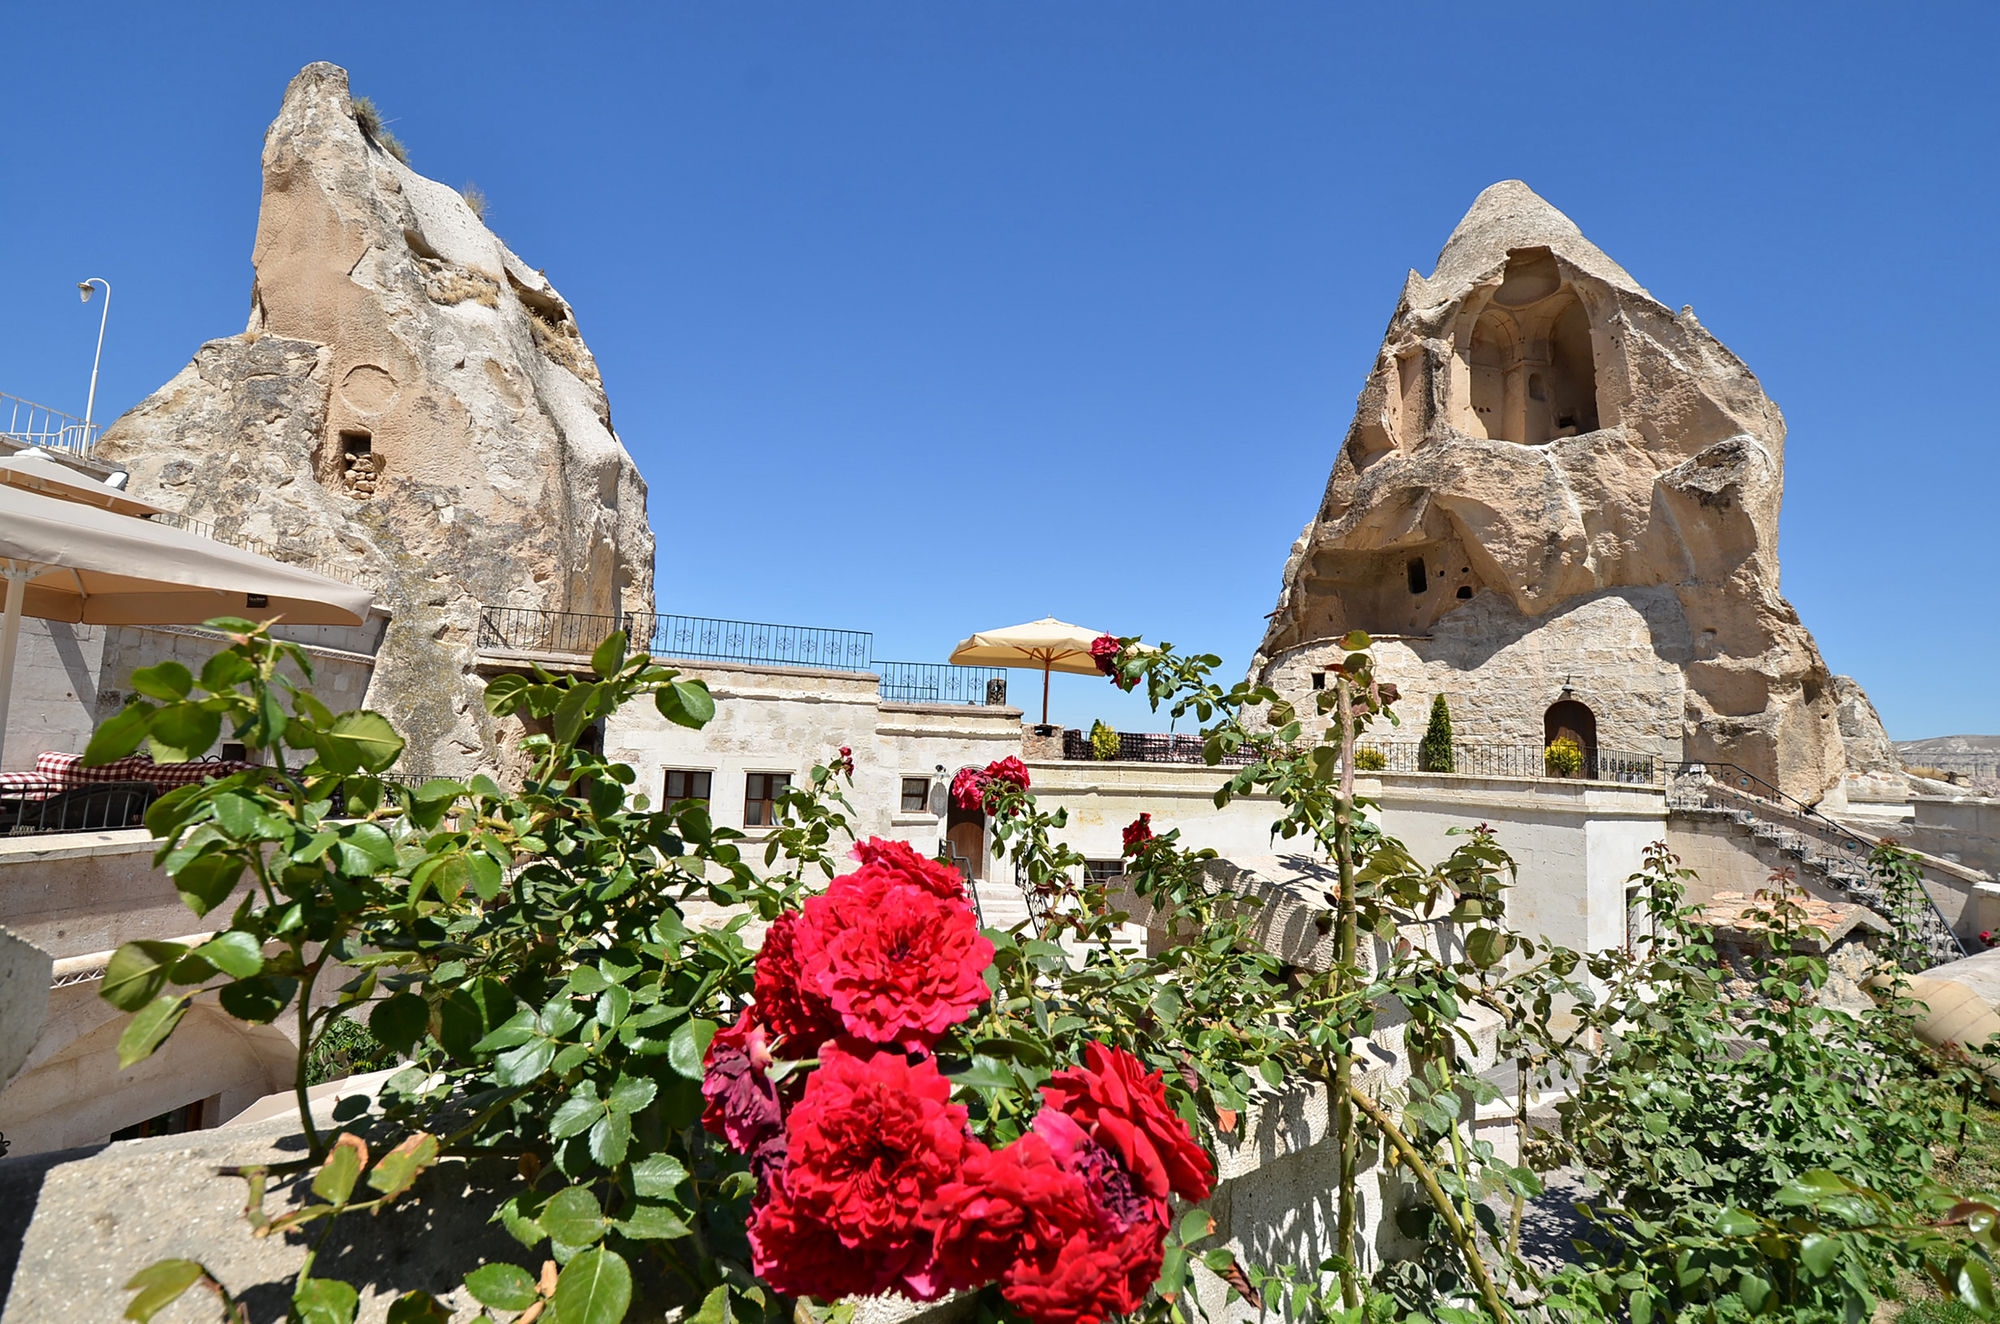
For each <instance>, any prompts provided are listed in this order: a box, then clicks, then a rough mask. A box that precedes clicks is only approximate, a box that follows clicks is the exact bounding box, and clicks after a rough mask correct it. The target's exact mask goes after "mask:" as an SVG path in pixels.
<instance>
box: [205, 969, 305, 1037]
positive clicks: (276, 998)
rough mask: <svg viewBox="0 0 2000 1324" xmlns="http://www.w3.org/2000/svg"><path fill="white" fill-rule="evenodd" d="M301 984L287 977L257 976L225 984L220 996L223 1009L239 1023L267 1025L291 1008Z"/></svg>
mask: <svg viewBox="0 0 2000 1324" xmlns="http://www.w3.org/2000/svg"><path fill="white" fill-rule="evenodd" d="M298 987H299V981H298V980H296V979H293V978H291V977H289V976H286V975H256V976H253V977H251V978H249V979H239V980H237V981H236V982H235V983H233V984H224V985H223V986H222V992H221V993H220V994H219V995H217V996H218V1000H219V1001H220V1002H221V1003H222V1009H223V1010H224V1011H226V1012H228V1013H229V1014H230V1015H231V1016H234V1017H235V1018H236V1019H237V1020H239V1021H249V1022H250V1023H251V1024H252V1025H268V1024H269V1023H270V1022H272V1021H274V1020H276V1019H277V1018H278V1015H279V1013H281V1012H282V1011H284V1009H285V1008H286V1007H289V1006H290V1005H291V1004H292V994H294V993H296V992H297V991H298Z"/></svg>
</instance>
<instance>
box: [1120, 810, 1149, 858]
mask: <svg viewBox="0 0 2000 1324" xmlns="http://www.w3.org/2000/svg"><path fill="white" fill-rule="evenodd" d="M1152 839H1153V816H1152V815H1151V814H1141V815H1139V816H1138V817H1137V818H1135V819H1133V820H1132V821H1131V822H1130V823H1128V824H1126V825H1125V852H1124V853H1125V854H1127V855H1137V854H1138V853H1139V852H1140V851H1142V850H1144V849H1145V848H1146V843H1147V842H1149V841H1151V840H1152Z"/></svg>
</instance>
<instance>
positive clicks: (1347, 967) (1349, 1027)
mask: <svg viewBox="0 0 2000 1324" xmlns="http://www.w3.org/2000/svg"><path fill="white" fill-rule="evenodd" d="M1335 702H1336V703H1337V704H1338V705H1339V708H1340V799H1339V800H1338V801H1337V802H1336V803H1335V806H1334V813H1333V854H1334V859H1335V861H1336V863H1337V864H1338V866H1339V869H1340V895H1339V898H1338V907H1337V912H1338V924H1339V932H1338V937H1337V939H1336V946H1337V948H1338V951H1337V953H1336V955H1335V957H1334V965H1333V996H1334V1007H1335V1013H1334V1014H1335V1017H1336V1019H1335V1022H1334V1034H1335V1043H1334V1059H1333V1134H1334V1140H1335V1143H1336V1144H1338V1146H1339V1150H1340V1213H1339V1223H1338V1228H1337V1231H1336V1233H1335V1238H1336V1239H1335V1242H1334V1244H1335V1245H1336V1246H1338V1247H1339V1248H1340V1300H1341V1304H1342V1305H1344V1306H1345V1307H1347V1308H1348V1309H1349V1310H1353V1309H1355V1308H1356V1307H1358V1306H1359V1305H1360V1304H1361V1293H1360V1287H1359V1285H1358V1284H1357V1283H1356V1281H1355V1278H1356V1273H1355V1263H1354V1204H1355V1190H1354V1165H1355V1158H1356V1148H1357V1139H1356V1131H1357V1128H1356V1126H1355V1124H1354V1109H1353V1106H1352V1105H1351V1104H1350V1103H1349V1101H1348V1099H1349V1094H1350V1092H1351V1090H1352V1081H1353V1076H1354V1034H1353V1014H1354V1013H1353V1008H1352V1007H1351V1006H1350V1005H1349V996H1350V994H1351V993H1352V991H1353V978H1354V975H1353V967H1354V953H1355V946H1356V941H1355V922H1354V705H1353V692H1352V690H1351V688H1350V687H1349V684H1348V680H1347V677H1346V675H1345V674H1342V675H1341V677H1340V678H1339V680H1338V682H1337V683H1336V686H1335Z"/></svg>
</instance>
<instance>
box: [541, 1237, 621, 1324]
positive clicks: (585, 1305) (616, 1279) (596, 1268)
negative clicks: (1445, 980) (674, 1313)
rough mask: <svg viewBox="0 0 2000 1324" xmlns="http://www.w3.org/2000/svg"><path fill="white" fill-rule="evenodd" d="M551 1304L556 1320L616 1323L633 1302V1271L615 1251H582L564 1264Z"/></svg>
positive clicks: (576, 1323) (573, 1323)
mask: <svg viewBox="0 0 2000 1324" xmlns="http://www.w3.org/2000/svg"><path fill="white" fill-rule="evenodd" d="M550 1304H551V1305H552V1306H554V1308H555V1317H556V1321H557V1324H619V1321H620V1320H622V1319H624V1318H625V1311H626V1309H627V1308H628V1307H629V1306H630V1305H631V1304H632V1271H631V1270H630V1269H629V1268H627V1267H626V1265H625V1259H624V1257H623V1256H621V1255H619V1254H618V1253H617V1252H616V1251H610V1250H603V1249H597V1248H593V1249H591V1250H587V1251H584V1252H583V1253H582V1254H580V1255H578V1256H576V1257H575V1258H574V1259H572V1260H571V1261H570V1262H569V1263H568V1264H567V1265H565V1266H563V1271H562V1276H561V1277H560V1278H558V1279H556V1294H555V1297H554V1299H553V1300H552V1301H551V1303H550Z"/></svg>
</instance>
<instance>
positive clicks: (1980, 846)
mask: <svg viewBox="0 0 2000 1324" xmlns="http://www.w3.org/2000/svg"><path fill="white" fill-rule="evenodd" d="M1910 806H1911V809H1912V810H1913V812H1914V814H1915V820H1914V822H1913V823H1912V824H1911V825H1910V828H1909V839H1910V841H1909V844H1910V845H1911V846H1913V847H1915V848H1916V849H1918V850H1920V851H1925V852H1927V853H1929V854H1931V855H1939V856H1942V857H1944V858H1945V859H1947V860H1955V861H1957V862H1958V863H1960V864H1963V865H1966V866H1967V867H1969V868H1973V869H1978V870H1980V871H1981V872H1983V873H1987V874H1991V875H1993V876H1995V877H2000V800H1995V799H1990V798H1985V797H1981V798H1979V799H1945V798H1944V797H1942V796H1918V797H1916V798H1915V799H1914V800H1912V801H1911V802H1910Z"/></svg>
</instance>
